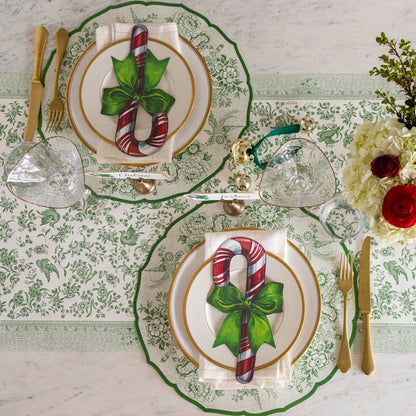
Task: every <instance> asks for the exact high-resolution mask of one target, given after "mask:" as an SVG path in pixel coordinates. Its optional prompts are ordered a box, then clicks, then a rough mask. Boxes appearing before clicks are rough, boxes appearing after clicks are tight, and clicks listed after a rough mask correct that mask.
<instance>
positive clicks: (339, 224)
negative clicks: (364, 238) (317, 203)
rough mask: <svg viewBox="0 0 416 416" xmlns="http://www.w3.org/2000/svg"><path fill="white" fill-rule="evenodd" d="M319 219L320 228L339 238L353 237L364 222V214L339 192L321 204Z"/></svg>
mask: <svg viewBox="0 0 416 416" xmlns="http://www.w3.org/2000/svg"><path fill="white" fill-rule="evenodd" d="M319 221H320V222H321V225H322V228H323V229H324V230H325V231H326V232H327V233H328V234H329V235H330V236H331V237H335V238H337V239H339V240H348V239H349V238H352V237H355V236H356V235H357V234H358V233H359V232H360V231H361V230H362V229H363V227H364V225H365V223H366V217H365V214H364V213H362V212H361V211H359V210H357V209H355V208H353V207H352V206H351V205H350V204H349V203H348V202H347V201H346V199H345V198H344V196H343V195H342V194H341V193H337V194H336V195H335V196H334V198H332V199H331V200H330V201H328V202H326V203H325V204H323V205H321V208H320V211H319Z"/></svg>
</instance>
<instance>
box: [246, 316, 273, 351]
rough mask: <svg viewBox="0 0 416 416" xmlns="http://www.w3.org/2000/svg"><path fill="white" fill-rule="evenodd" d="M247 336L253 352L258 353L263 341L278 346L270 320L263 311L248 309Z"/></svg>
mask: <svg viewBox="0 0 416 416" xmlns="http://www.w3.org/2000/svg"><path fill="white" fill-rule="evenodd" d="M247 313H248V314H249V317H248V323H247V338H248V342H249V344H250V348H251V350H252V351H253V354H257V351H258V349H259V348H260V346H261V345H262V344H263V343H267V344H269V345H271V346H272V347H274V348H276V345H275V343H274V338H273V333H272V329H271V327H270V323H269V320H268V318H267V316H266V315H264V314H263V313H262V312H258V311H256V310H255V309H253V310H248V312H247Z"/></svg>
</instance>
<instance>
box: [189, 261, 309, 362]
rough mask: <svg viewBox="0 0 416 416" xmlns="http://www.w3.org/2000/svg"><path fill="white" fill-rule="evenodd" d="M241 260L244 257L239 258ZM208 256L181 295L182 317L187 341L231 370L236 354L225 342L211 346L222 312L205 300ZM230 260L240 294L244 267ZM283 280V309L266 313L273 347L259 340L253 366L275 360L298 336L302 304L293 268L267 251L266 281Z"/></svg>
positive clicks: (209, 283) (209, 275)
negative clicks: (183, 300) (184, 293)
mask: <svg viewBox="0 0 416 416" xmlns="http://www.w3.org/2000/svg"><path fill="white" fill-rule="evenodd" d="M242 259H243V260H244V258H242ZM212 260H213V257H212V258H210V259H209V260H207V261H206V262H205V263H204V264H203V265H202V267H201V268H200V270H199V271H198V272H197V273H196V274H195V275H194V277H193V278H192V280H191V282H190V284H189V286H188V290H187V293H186V295H185V310H184V321H185V326H186V329H187V331H188V335H189V337H190V338H191V341H192V342H193V344H194V345H195V347H196V348H197V350H198V351H199V352H200V353H201V354H202V355H203V356H204V357H205V358H206V359H207V360H209V361H211V362H212V363H213V364H215V365H217V366H219V367H223V368H226V369H229V370H235V365H236V357H235V356H234V355H233V354H232V353H231V351H230V350H229V348H228V347H227V346H226V345H220V346H218V347H215V348H213V347H212V345H213V344H214V341H215V338H216V335H217V334H218V332H219V330H220V328H221V325H222V322H223V320H224V318H225V316H226V314H223V313H221V312H220V311H218V310H217V309H215V308H214V307H213V306H211V305H209V304H208V303H207V302H206V297H207V295H208V293H209V291H210V290H211V288H212V287H213V278H212ZM234 260H237V258H235V259H233V261H232V262H231V273H230V278H231V283H233V284H234V285H235V286H237V287H238V289H239V290H240V291H241V293H242V294H244V291H245V286H246V274H247V268H246V267H240V265H238V264H237V262H234ZM267 282H280V283H283V285H284V286H283V298H284V300H283V312H282V313H275V314H271V315H268V316H267V317H268V319H269V322H270V325H271V328H272V331H273V335H274V340H275V344H276V348H274V347H272V346H270V345H268V344H263V345H262V346H261V347H260V349H259V351H258V352H257V355H256V368H263V367H267V366H269V365H271V364H273V363H275V362H276V361H277V360H279V359H280V358H281V357H282V356H283V355H284V354H285V353H286V352H287V351H288V350H289V349H290V347H291V346H292V345H293V343H294V342H295V340H296V338H297V337H298V336H299V334H300V331H301V328H302V324H303V320H304V315H305V304H304V297H303V291H302V288H301V286H300V283H299V280H298V278H297V277H296V275H295V274H294V272H293V270H292V269H291V268H290V267H289V266H288V265H287V264H286V263H285V262H284V261H283V260H282V259H280V258H279V257H277V256H275V255H274V254H271V253H267V261H266V283H267Z"/></svg>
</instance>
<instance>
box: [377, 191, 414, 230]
mask: <svg viewBox="0 0 416 416" xmlns="http://www.w3.org/2000/svg"><path fill="white" fill-rule="evenodd" d="M382 214H383V217H384V218H385V219H386V221H387V222H389V223H390V224H391V225H394V226H396V227H399V228H410V227H413V226H414V225H415V224H416V186H415V185H412V184H410V185H397V186H393V188H391V189H390V191H388V192H387V194H386V195H385V196H384V200H383V207H382Z"/></svg>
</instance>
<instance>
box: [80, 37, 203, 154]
mask: <svg viewBox="0 0 416 416" xmlns="http://www.w3.org/2000/svg"><path fill="white" fill-rule="evenodd" d="M148 48H149V50H151V51H152V52H153V54H154V55H155V56H156V57H157V59H159V60H162V59H165V58H169V64H168V66H167V68H166V71H165V73H164V75H163V77H162V79H161V81H160V83H159V84H158V86H157V88H160V89H162V90H163V91H165V92H167V93H168V94H170V95H171V96H173V97H174V98H175V104H174V105H173V107H172V108H171V110H170V111H169V134H168V137H167V140H169V139H170V138H171V137H172V135H174V134H175V133H177V132H178V130H179V129H180V128H181V127H182V126H183V124H184V123H185V121H186V120H187V119H188V117H189V115H190V113H191V110H192V106H193V104H194V99H195V82H194V78H193V75H192V72H191V68H190V67H189V65H188V64H187V62H186V60H185V59H184V58H183V56H182V55H180V54H179V53H178V52H177V51H176V49H174V48H173V47H172V46H170V45H168V44H167V43H165V42H161V41H160V40H157V39H152V38H149V41H148ZM129 50H130V39H124V40H120V41H117V42H114V43H112V44H110V45H108V46H107V47H106V48H104V49H102V50H101V51H100V52H98V53H97V54H96V55H95V56H94V58H93V59H92V60H91V62H90V63H89V65H88V66H87V68H86V70H85V72H84V74H83V75H82V78H81V84H80V91H79V93H80V104H81V112H82V115H83V117H84V119H85V121H86V122H87V124H88V125H89V127H90V128H91V129H92V130H93V131H94V132H95V133H96V134H97V135H98V136H99V137H100V138H101V139H102V140H105V141H106V142H108V143H111V144H113V145H114V146H115V144H114V133H115V131H116V128H117V116H106V115H103V114H101V101H102V93H103V90H104V88H111V87H114V86H117V85H118V83H117V79H116V77H115V73H114V70H113V62H112V58H113V57H114V58H117V59H118V60H124V59H125V57H126V56H127V54H128V52H129ZM151 125H152V118H151V117H150V116H149V115H148V114H147V113H146V112H145V111H144V110H143V108H142V107H139V111H138V114H137V120H136V129H135V136H136V137H138V138H141V137H142V138H147V137H148V135H149V132H150V130H151Z"/></svg>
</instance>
